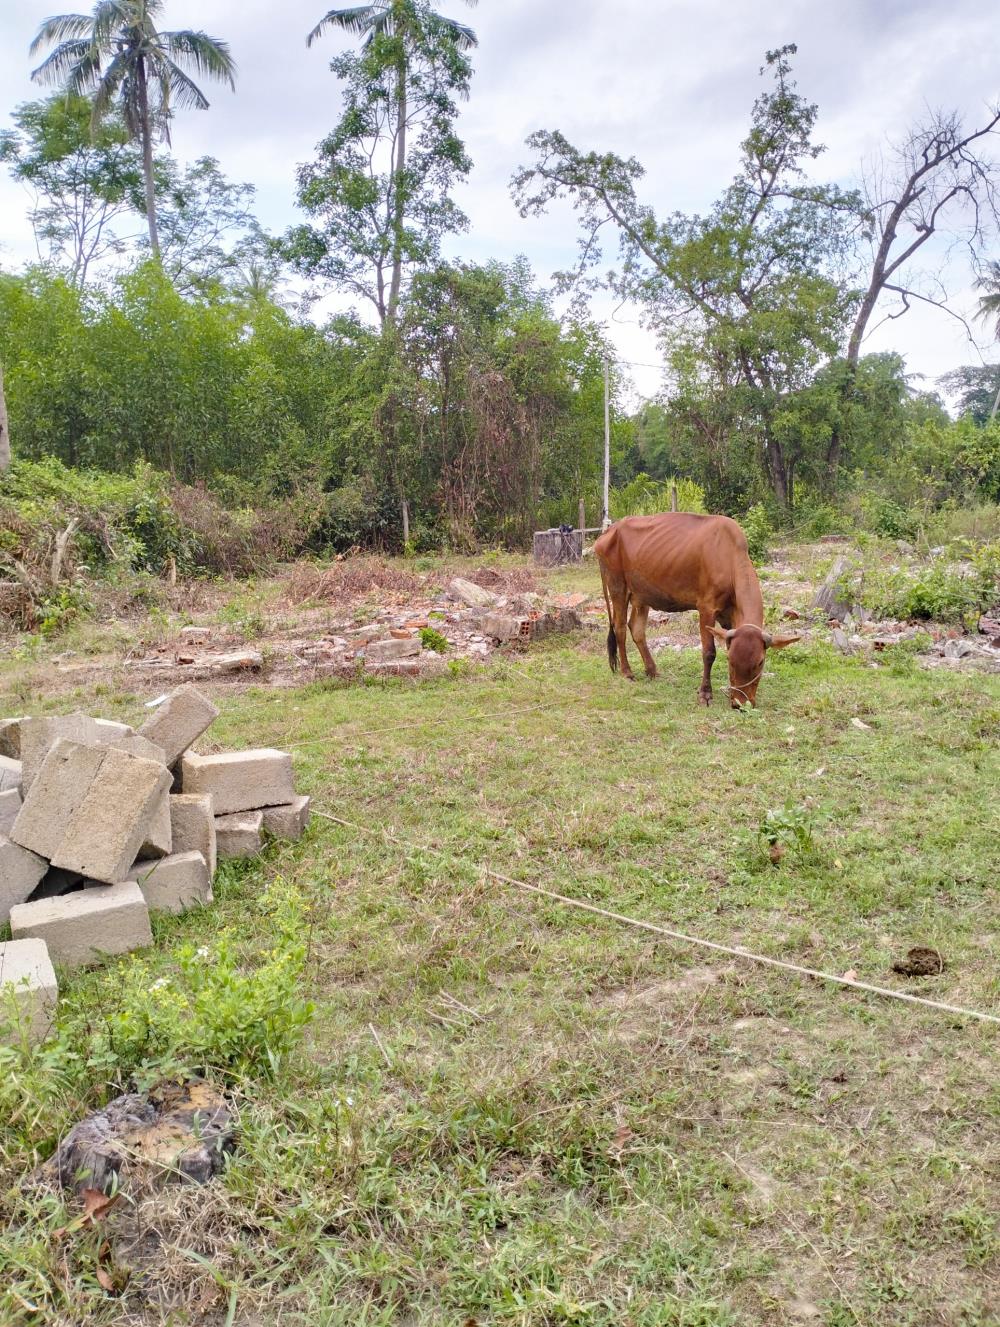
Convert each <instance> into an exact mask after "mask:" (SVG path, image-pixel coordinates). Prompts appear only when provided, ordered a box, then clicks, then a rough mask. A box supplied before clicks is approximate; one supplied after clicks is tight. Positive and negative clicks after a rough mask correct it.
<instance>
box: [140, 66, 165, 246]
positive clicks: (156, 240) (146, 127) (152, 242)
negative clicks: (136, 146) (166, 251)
mask: <svg viewBox="0 0 1000 1327" xmlns="http://www.w3.org/2000/svg"><path fill="white" fill-rule="evenodd" d="M136 77H137V80H138V83H139V111H140V114H141V116H142V128H141V137H142V173H143V176H144V177H145V180H146V222H147V224H148V226H149V247H150V248H151V249H152V250H153V257H154V258H156V259H159V257H160V236H159V234H158V233H157V229H156V192H155V190H154V188H153V129H152V125H151V124H150V123H149V97H148V96H147V93H146V66H145V64H144V63H143V61H142V60H140V61H139V69H138V73H137V75H136Z"/></svg>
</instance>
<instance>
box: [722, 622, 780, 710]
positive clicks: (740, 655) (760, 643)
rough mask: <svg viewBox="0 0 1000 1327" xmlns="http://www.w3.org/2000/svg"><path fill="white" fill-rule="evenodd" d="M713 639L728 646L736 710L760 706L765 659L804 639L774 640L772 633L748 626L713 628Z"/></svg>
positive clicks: (776, 638)
mask: <svg viewBox="0 0 1000 1327" xmlns="http://www.w3.org/2000/svg"><path fill="white" fill-rule="evenodd" d="M709 630H710V631H711V633H712V635H713V636H714V637H715V639H716V640H717V641H718V642H719V644H720V645H723V646H725V650H726V654H727V655H728V657H729V703H730V704H731V705H732V707H733V709H734V710H737V709H739V708H740V706H741V705H756V704H757V687H758V686H759V685H760V678H761V674H762V673H763V671H764V659H765V656H766V655H767V651H768V650H783V649H784V648H785V646H786V645H794V644H795V642H796V641H797V640H801V639H802V638H801V636H795V635H793V636H772V635H771V633H770V632H769V631H764V630H762V628H760V627H755V626H752V625H751V624H749V623H747V624H746V625H745V626H742V627H735V628H733V630H731V631H726V630H724V629H723V628H722V627H710V628H709Z"/></svg>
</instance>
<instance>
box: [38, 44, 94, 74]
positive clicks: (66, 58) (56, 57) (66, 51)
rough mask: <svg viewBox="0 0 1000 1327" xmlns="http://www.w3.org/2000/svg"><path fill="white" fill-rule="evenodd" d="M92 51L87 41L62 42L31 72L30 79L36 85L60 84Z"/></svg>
mask: <svg viewBox="0 0 1000 1327" xmlns="http://www.w3.org/2000/svg"><path fill="white" fill-rule="evenodd" d="M92 49H93V48H92V47H91V44H90V42H89V41H83V40H79V41H64V42H63V43H62V44H61V45H60V46H57V47H56V49H55V50H54V51H53V52H52V54H51V55H50V56H49V57H48V58H47V59H46V60H43V61H42V63H41V64H40V65H39V66H38V68H37V69H33V70H32V71H31V77H32V79H33V80H34V82H36V83H61V82H62V81H63V79H65V78H67V77H69V76H70V75H71V74H72V72H73V70H74V68H75V67H76V66H77V65H78V64H79V63H80V61H81V60H83V59H84V57H85V56H86V55H87V53H88V51H90V50H92Z"/></svg>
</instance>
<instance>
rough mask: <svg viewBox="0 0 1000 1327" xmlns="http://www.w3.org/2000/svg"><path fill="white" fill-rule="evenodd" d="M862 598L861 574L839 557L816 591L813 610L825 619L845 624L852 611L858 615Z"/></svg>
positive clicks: (847, 561) (846, 560) (843, 558)
mask: <svg viewBox="0 0 1000 1327" xmlns="http://www.w3.org/2000/svg"><path fill="white" fill-rule="evenodd" d="M860 598H861V588H860V584H859V574H858V573H856V572H855V571H854V570H853V569H852V567H851V563H850V561H849V560H848V559H847V558H846V557H839V558H837V559H836V561H835V562H834V564H833V566H832V567H831V568H830V570H829V572H828V573H827V576H826V579H825V580H824V581H823V584H822V585H821V586H820V587H819V589H818V590H817V591H816V595H815V598H814V599H813V608H815V609H818V610H819V611H820V612H821V613H823V615H824V616H825V617H828V618H834V619H836V620H837V621H839V622H843V620H844V618H845V617H847V615H848V614H849V613H850V612H852V611H853V612H854V613H855V615H856V616H857V615H858V608H857V605H858V603H859V601H860Z"/></svg>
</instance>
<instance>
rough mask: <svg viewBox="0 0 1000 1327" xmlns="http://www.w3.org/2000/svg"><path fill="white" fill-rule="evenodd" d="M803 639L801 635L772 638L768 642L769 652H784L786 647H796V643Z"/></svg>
mask: <svg viewBox="0 0 1000 1327" xmlns="http://www.w3.org/2000/svg"><path fill="white" fill-rule="evenodd" d="M801 639H802V637H801V635H798V634H795V635H791V636H771V637H770V638H769V639H768V641H767V647H768V649H769V650H783V649H784V648H785V646H786V645H795V644H796V642H798V641H800V640H801Z"/></svg>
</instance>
